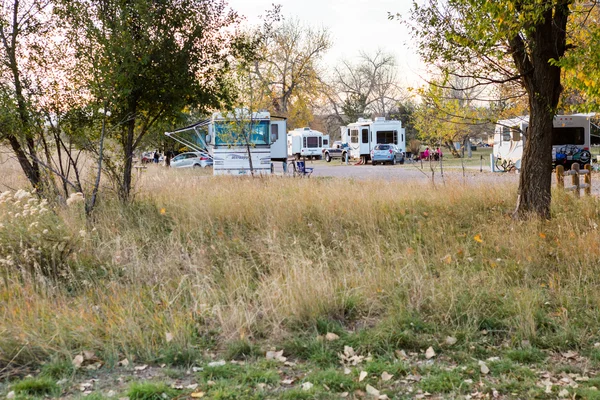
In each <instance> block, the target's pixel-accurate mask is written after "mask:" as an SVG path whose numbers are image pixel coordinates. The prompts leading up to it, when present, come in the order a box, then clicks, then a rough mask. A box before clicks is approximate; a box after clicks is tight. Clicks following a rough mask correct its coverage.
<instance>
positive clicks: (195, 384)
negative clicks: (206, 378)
mask: <svg viewBox="0 0 600 400" xmlns="http://www.w3.org/2000/svg"><path fill="white" fill-rule="evenodd" d="M185 388H186V389H190V390H194V389H197V388H198V384H197V383H192V384H191V385H187V386H186V387H185Z"/></svg>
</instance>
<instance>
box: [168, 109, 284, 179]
mask: <svg viewBox="0 0 600 400" xmlns="http://www.w3.org/2000/svg"><path fill="white" fill-rule="evenodd" d="M285 132H286V120H285V119H284V118H278V117H271V115H270V114H269V113H268V112H253V113H250V112H249V111H248V110H242V109H238V110H235V111H234V112H231V113H227V114H221V113H214V114H213V115H212V117H211V118H210V119H207V120H203V121H200V122H198V123H196V124H193V125H190V126H188V127H185V128H182V129H178V130H176V131H173V132H166V133H165V134H166V135H167V136H169V137H171V138H172V139H174V140H176V141H178V142H179V143H182V144H183V145H185V146H186V147H188V148H190V149H192V150H194V151H199V152H202V153H204V154H206V155H207V156H209V157H210V158H212V159H213V174H214V175H244V174H249V173H250V170H251V168H252V170H253V171H254V173H258V174H270V173H271V172H272V170H273V167H272V162H273V161H286V160H287V148H286V135H285ZM247 142H248V143H247ZM248 145H249V146H248ZM248 149H249V151H248ZM248 152H250V154H248Z"/></svg>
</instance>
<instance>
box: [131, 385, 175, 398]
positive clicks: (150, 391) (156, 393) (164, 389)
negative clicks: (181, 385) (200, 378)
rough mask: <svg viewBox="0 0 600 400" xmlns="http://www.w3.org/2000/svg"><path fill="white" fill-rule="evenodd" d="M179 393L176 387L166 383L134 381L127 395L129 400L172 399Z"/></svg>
mask: <svg viewBox="0 0 600 400" xmlns="http://www.w3.org/2000/svg"><path fill="white" fill-rule="evenodd" d="M177 395H178V392H177V391H176V390H175V389H172V388H170V387H169V386H167V385H166V384H165V383H152V382H144V383H139V382H136V383H133V384H131V386H129V390H128V391H127V397H129V400H165V399H172V398H174V397H176V396H177Z"/></svg>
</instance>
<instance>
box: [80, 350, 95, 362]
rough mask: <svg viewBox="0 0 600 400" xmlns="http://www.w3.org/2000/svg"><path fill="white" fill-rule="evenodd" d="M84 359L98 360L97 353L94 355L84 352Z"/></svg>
mask: <svg viewBox="0 0 600 400" xmlns="http://www.w3.org/2000/svg"><path fill="white" fill-rule="evenodd" d="M83 358H84V360H94V359H95V358H96V353H94V352H93V351H89V350H84V351H83Z"/></svg>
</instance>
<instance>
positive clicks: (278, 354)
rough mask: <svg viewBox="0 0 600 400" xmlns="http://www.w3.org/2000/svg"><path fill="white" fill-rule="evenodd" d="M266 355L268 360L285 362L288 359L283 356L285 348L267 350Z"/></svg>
mask: <svg viewBox="0 0 600 400" xmlns="http://www.w3.org/2000/svg"><path fill="white" fill-rule="evenodd" d="M266 357H267V360H275V361H279V362H285V361H286V360H287V358H286V357H284V356H283V350H279V351H267V355H266Z"/></svg>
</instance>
